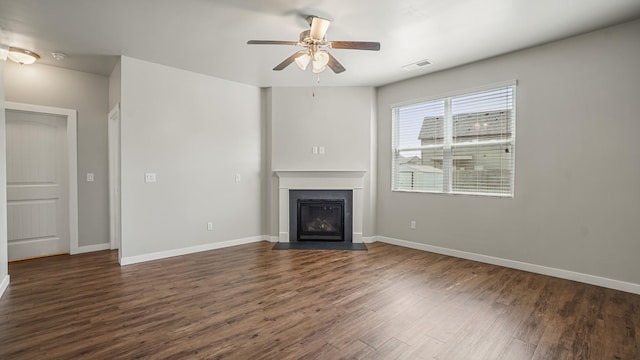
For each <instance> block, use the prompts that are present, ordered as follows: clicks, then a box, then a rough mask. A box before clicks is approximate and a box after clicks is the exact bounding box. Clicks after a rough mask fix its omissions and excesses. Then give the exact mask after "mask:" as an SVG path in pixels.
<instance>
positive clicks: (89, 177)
mask: <svg viewBox="0 0 640 360" xmlns="http://www.w3.org/2000/svg"><path fill="white" fill-rule="evenodd" d="M93 179H94V177H93V173H87V182H93Z"/></svg>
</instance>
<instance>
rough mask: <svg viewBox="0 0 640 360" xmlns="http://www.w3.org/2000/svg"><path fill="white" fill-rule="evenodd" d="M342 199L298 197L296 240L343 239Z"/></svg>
mask: <svg viewBox="0 0 640 360" xmlns="http://www.w3.org/2000/svg"><path fill="white" fill-rule="evenodd" d="M344 202H345V201H344V199H335V200H325V199H298V221H297V225H298V240H300V241H306V240H313V241H344Z"/></svg>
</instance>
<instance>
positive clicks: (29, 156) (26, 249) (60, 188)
mask: <svg viewBox="0 0 640 360" xmlns="http://www.w3.org/2000/svg"><path fill="white" fill-rule="evenodd" d="M5 115H6V120H5V121H6V137H7V139H6V145H7V148H6V155H7V247H8V258H9V261H14V260H22V259H28V258H34V257H41V256H49V255H55V254H62V253H71V254H74V253H76V252H77V250H78V200H77V199H78V195H77V194H78V187H77V148H76V144H77V137H76V111H75V110H70V109H60V108H52V107H45V106H38V105H29V104H19V103H12V102H5Z"/></svg>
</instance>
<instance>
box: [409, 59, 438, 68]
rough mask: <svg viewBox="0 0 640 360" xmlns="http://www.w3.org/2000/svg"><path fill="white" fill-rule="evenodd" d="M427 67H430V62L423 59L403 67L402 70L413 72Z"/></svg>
mask: <svg viewBox="0 0 640 360" xmlns="http://www.w3.org/2000/svg"><path fill="white" fill-rule="evenodd" d="M427 65H431V60H429V59H424V60H420V61H416V62H414V63H411V64H408V65H403V66H402V68H403V69H405V70H415V69H417V68H420V67H423V66H427Z"/></svg>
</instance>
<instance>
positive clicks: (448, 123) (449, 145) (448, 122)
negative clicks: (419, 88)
mask: <svg viewBox="0 0 640 360" xmlns="http://www.w3.org/2000/svg"><path fill="white" fill-rule="evenodd" d="M517 85H518V82H517V80H510V81H504V82H498V83H492V84H488V85H484V86H480V87H475V88H470V89H464V90H458V91H452V92H448V93H445V94H440V95H435V96H429V97H424V98H419V99H413V100H409V101H404V102H400V103H395V104H392V105H391V106H390V108H391V182H390V183H391V191H392V192H408V193H426V194H443V195H470V196H482V197H497V198H513V197H514V196H515V188H516V186H515V172H516V151H515V147H516V122H517V109H516V108H517V107H516V103H517V94H516V93H517ZM507 87H511V91H512V93H511V100H512V102H511V108H510V110H511V118H512V119H511V123H510V126H511V136H510V139H508V140H484V141H483V142H482V143H481V145H491V144H500V143H502V144H504V143H507V144H509V146H510V148H511V150H510V151H511V152H512V155H511V156H512V160H511V161H512V166H511V174H510V179H509V180H510V187H509V189H510V192H509V193H491V192H473V191H454V190H453V189H452V188H453V186H452V181H451V178H452V177H453V176H454V167H453V162H454V161H455V158H454V157H455V155H453V151H454V150H453V149H454V148H455V147H462V146H466V145H471V143H468V144H466V143H461V144H458V145H453V140H454V137H453V135H452V132H453V130H452V128H453V120H452V118H453V115H454V114H452V112H451V100H452V99H453V98H455V97H461V96H467V95H473V94H477V93H482V92H490V91H492V90H500V89H503V88H507ZM435 101H443V102H444V104H445V105H444V106H445V113H444V118H445V121H444V125H443V126H444V136H443V144H441V145H440V144H433V145H420V146H415V147H402V148H399V147H397V146H396V138H397V136H399V135H398V134H399V129H398V128H399V121H398V120H397V116H398V111H399V109H400V108H401V107H406V106H411V105H419V104H423V103H428V102H435ZM474 144H477V143H474ZM429 148H434V149H436V148H438V149H439V148H442V149H443V162H444V161H445V160H444V158H446V157H447V156H445V153H444V152H445V151H449V152H451V154H450V155H449V156H448V158H449V159H448V161H447V162H450V164H448V166H446V165H445V164H444V163H443V166H442V170H443V186H442V190H428V189H407V188H400V187H399V186H398V184H397V183H396V182H399V181H400V180H398V175H397V173H398V168H399V166H400V163H399V161H397V157H398V156H399V155H398V153H399V152H400V151H411V150H420V151H422V150H426V149H429ZM445 170H447V171H445Z"/></svg>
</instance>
